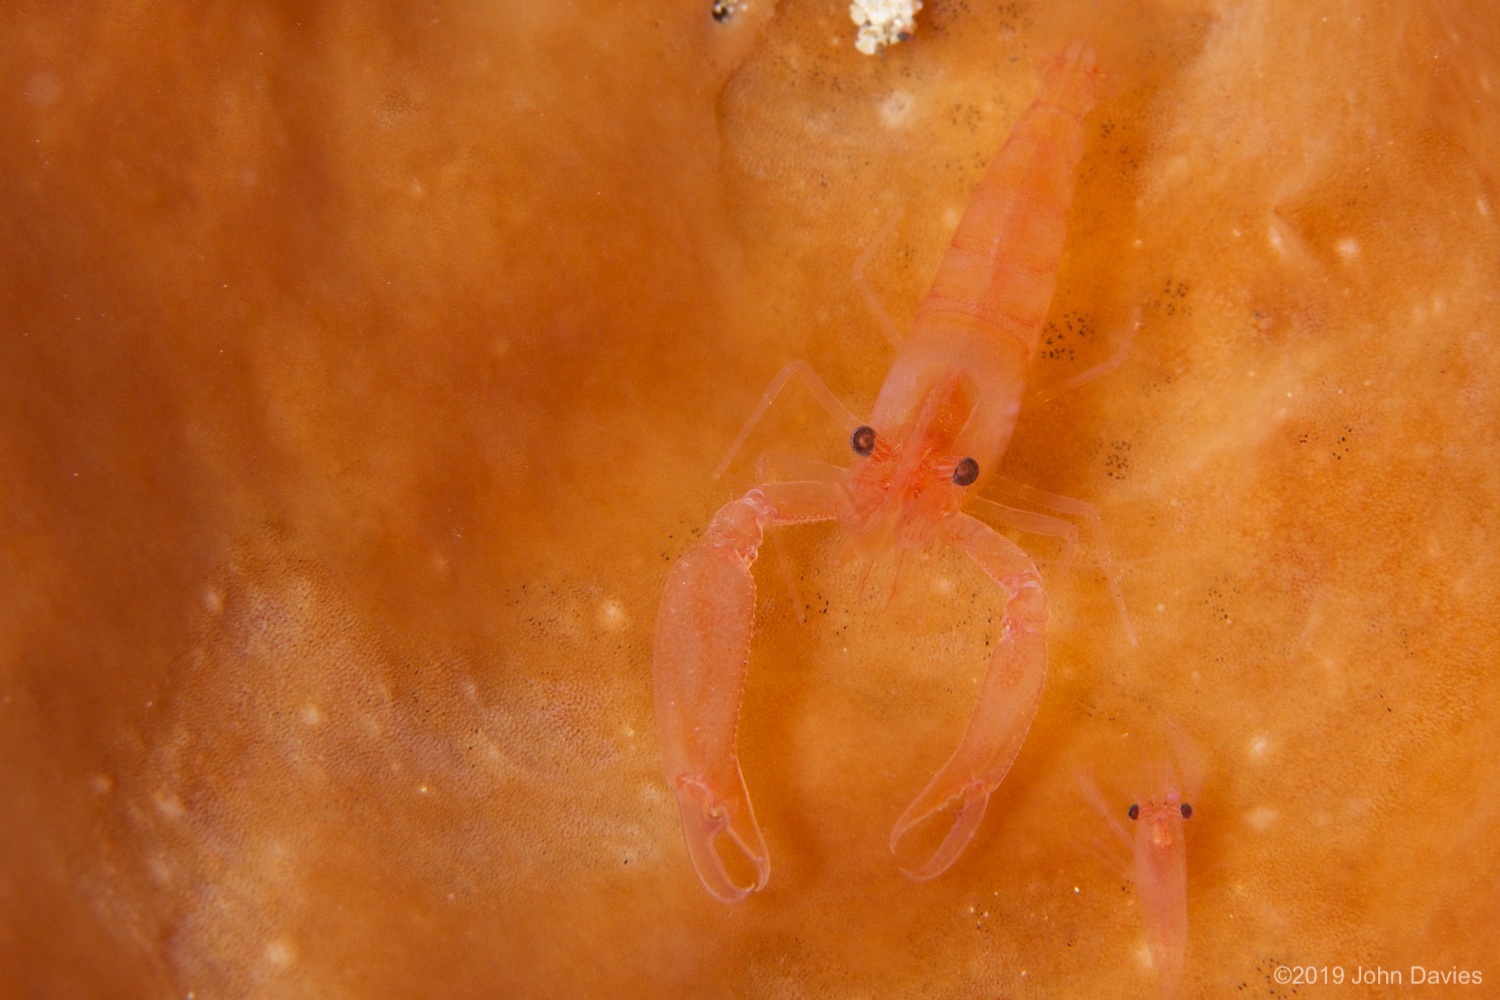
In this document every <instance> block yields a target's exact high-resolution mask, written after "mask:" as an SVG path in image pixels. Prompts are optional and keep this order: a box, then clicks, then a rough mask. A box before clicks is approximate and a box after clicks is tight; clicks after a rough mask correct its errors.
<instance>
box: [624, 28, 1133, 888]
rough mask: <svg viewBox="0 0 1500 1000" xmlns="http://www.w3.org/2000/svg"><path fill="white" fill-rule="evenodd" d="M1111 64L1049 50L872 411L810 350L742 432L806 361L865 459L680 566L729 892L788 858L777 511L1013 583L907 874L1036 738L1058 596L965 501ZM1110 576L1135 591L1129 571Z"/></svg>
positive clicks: (657, 677) (708, 847) (1037, 326)
mask: <svg viewBox="0 0 1500 1000" xmlns="http://www.w3.org/2000/svg"><path fill="white" fill-rule="evenodd" d="M1097 75H1098V71H1097V69H1096V65H1095V57H1094V53H1093V50H1092V49H1091V48H1090V47H1088V46H1087V45H1085V44H1083V43H1081V42H1075V43H1074V44H1073V45H1072V46H1070V47H1069V48H1068V49H1067V50H1066V51H1065V52H1063V53H1062V54H1060V55H1059V56H1057V57H1055V58H1053V59H1052V60H1050V61H1048V62H1047V63H1046V64H1045V65H1044V66H1043V67H1042V70H1041V81H1040V87H1039V90H1038V94H1037V97H1036V99H1035V101H1034V102H1033V103H1032V104H1031V106H1030V107H1029V108H1028V109H1027V110H1026V111H1025V112H1024V113H1023V114H1022V115H1021V117H1020V119H1019V120H1018V121H1017V122H1016V124H1015V126H1014V128H1013V129H1012V131H1011V133H1010V136H1009V138H1008V139H1007V140H1006V142H1005V145H1004V146H1003V147H1002V149H1001V150H1000V152H999V153H998V154H997V155H996V157H995V159H994V160H993V161H992V162H991V163H990V166H989V168H988V170H987V171H986V173H985V175H984V178H983V179H982V180H981V181H980V184H979V187H978V189H977V190H976V191H975V192H974V196H973V199H972V201H971V202H970V204H969V207H968V209H967V210H966V212H965V214H964V216H963V219H962V221H961V222H960V224H959V227H958V230H957V232H956V233H955V234H954V237H953V243H952V245H951V246H950V247H949V249H948V251H947V253H946V254H945V255H944V257H943V260H942V264H941V266H940V268H939V270H938V274H937V278H936V280H935V281H934V283H933V286H932V290H931V291H930V292H929V293H928V294H927V297H926V298H925V299H924V300H923V302H922V304H921V306H920V308H919V309H918V311H917V315H916V319H915V321H914V323H913V326H912V329H911V332H910V333H909V335H908V336H907V337H906V339H905V341H904V342H903V343H902V344H901V346H900V350H899V353H898V354H897V356H896V359H895V362H894V364H893V366H892V368H891V370H890V373H889V375H888V376H887V377H886V380H885V383H884V385H882V387H881V389H880V393H879V396H878V398H877V399H876V402H875V409H874V412H873V413H872V414H871V417H870V420H869V422H868V423H864V422H862V421H860V420H859V419H858V418H857V417H855V416H854V415H853V414H852V413H850V412H849V410H848V409H847V408H845V407H844V406H843V404H842V403H840V402H839V401H838V398H837V397H836V396H834V394H833V393H832V392H831V391H829V389H828V388H827V386H825V385H824V384H823V382H822V381H821V380H820V379H819V378H818V377H817V376H816V374H814V373H813V372H812V370H811V368H810V367H809V366H808V365H806V364H805V363H803V362H794V363H793V364H791V365H789V366H788V367H787V368H786V369H784V370H783V371H782V372H781V374H780V375H778V376H777V378H776V380H775V381H773V382H772V384H771V387H770V388H769V389H768V390H767V391H766V394H765V395H764V396H763V397H762V399H761V402H760V405H759V407H758V408H757V409H756V411H755V413H753V414H752V415H751V417H750V420H749V422H748V423H747V425H746V427H745V430H744V431H742V432H741V434H740V437H739V439H737V440H736V441H735V443H734V445H733V446H732V447H731V449H730V453H731V455H732V454H733V453H734V451H735V450H736V449H737V448H738V447H739V444H740V442H741V441H743V440H744V438H745V436H746V434H748V432H749V429H750V427H751V426H753V425H754V423H755V422H756V421H757V420H758V419H759V417H760V415H761V414H762V413H763V412H764V411H765V408H766V407H768V406H769V405H770V403H771V402H772V400H774V399H775V397H776V395H777V393H779V392H780V390H781V388H782V386H783V385H784V384H785V383H786V382H787V381H788V380H789V379H790V378H792V377H793V376H800V377H801V378H802V379H803V380H804V382H806V384H807V385H808V387H809V388H810V389H811V390H812V391H813V393H814V395H816V396H817V398H818V399H819V401H820V402H821V403H822V404H823V405H824V407H825V408H827V409H828V410H829V411H830V412H831V413H832V414H834V416H835V418H836V419H838V420H840V421H841V422H842V423H843V424H844V426H845V429H846V431H847V432H848V433H849V443H850V447H851V448H852V450H853V452H854V455H855V461H854V464H853V465H852V466H851V467H849V468H847V469H843V468H834V467H828V468H827V470H826V472H825V473H822V474H820V473H816V472H815V473H813V474H811V475H809V476H808V478H806V479H804V480H802V481H792V482H769V483H764V484H762V485H760V486H757V487H755V488H753V489H751V490H749V491H748V492H747V493H745V494H744V496H742V497H740V498H739V499H737V500H733V501H731V502H730V503H728V504H726V505H725V506H724V507H722V508H721V509H720V510H719V511H718V513H717V514H715V515H714V518H713V520H712V522H711V523H710V524H709V526H708V530H707V532H706V533H705V534H704V536H703V538H702V539H701V540H700V541H698V542H697V543H696V544H694V545H692V546H691V547H689V548H688V549H687V551H685V552H684V553H683V554H682V556H681V557H680V558H679V559H678V560H677V563H676V564H675V565H674V566H673V568H672V571H671V573H670V575H669V577H668V579H667V585H666V590H665V592H664V593H663V595H662V600H661V605H660V607H659V609H658V612H657V617H656V632H655V638H654V648H653V651H652V657H653V659H652V684H653V689H654V690H653V693H654V698H655V705H656V723H657V731H658V735H659V737H660V739H661V746H662V763H663V768H664V771H665V773H666V778H667V781H668V783H669V784H670V786H671V788H672V790H673V792H674V793H675V795H676V798H677V804H678V808H679V811H680V813H681V817H682V826H683V833H684V836H685V838H686V841H687V849H688V856H689V858H690V859H691V860H692V863H693V867H694V868H695V869H696V871H697V873H698V877H699V879H700V880H701V881H702V883H703V886H704V888H706V889H707V890H708V892H709V893H711V894H712V895H713V896H714V897H716V898H717V899H720V900H723V901H725V902H737V901H739V900H741V899H744V898H745V897H746V896H747V895H748V894H749V893H751V892H754V891H757V890H759V889H762V888H764V887H765V885H766V881H767V879H768V878H769V877H770V870H771V868H770V858H769V854H768V852H767V850H766V844H765V840H764V838H763V837H762V835H761V831H760V826H759V824H757V823H756V821H755V813H754V810H753V809H752V807H751V804H750V797H749V793H748V792H747V790H746V788H745V782H744V778H743V776H742V775H741V773H740V766H739V760H738V756H737V753H736V745H735V729H736V726H737V724H738V719H739V709H740V696H741V692H742V690H743V687H744V675H745V669H746V664H747V661H748V657H749V648H750V636H751V622H752V618H753V613H754V609H755V583H754V580H753V578H752V577H751V572H750V570H751V565H752V564H753V563H754V561H755V558H756V556H757V554H758V553H759V550H760V545H761V541H762V537H763V534H764V531H765V529H766V528H768V527H773V526H780V525H789V524H806V523H812V522H820V521H823V522H826V521H837V522H838V523H839V525H840V526H841V527H842V529H843V531H844V532H845V534H846V536H847V537H848V539H849V540H850V542H851V543H852V546H853V548H854V550H855V552H856V553H857V554H859V555H860V556H862V557H865V558H866V559H870V558H874V557H875V556H877V555H878V554H880V553H882V552H885V551H888V550H890V549H892V548H897V549H908V548H917V549H921V548H925V547H928V546H931V545H934V544H938V543H945V544H949V545H955V546H958V547H959V548H961V549H962V550H964V551H965V552H967V553H968V554H969V555H970V557H972V558H973V559H974V561H975V562H976V563H977V564H978V565H979V566H980V567H981V568H982V569H983V570H984V572H985V573H986V574H987V575H988V576H989V577H990V578H991V579H992V580H993V581H994V582H995V583H996V584H997V585H998V586H999V587H1000V589H1001V590H1002V591H1004V593H1005V594H1006V598H1005V605H1004V617H1003V620H1002V626H1001V633H1000V639H999V642H998V643H997V646H996V649H995V651H994V653H993V655H992V656H991V659H990V666H989V669H988V671H987V672H986V674H985V678H984V681H983V683H982V685H981V688H980V692H979V701H978V706H977V708H976V709H975V711H974V714H973V717H972V719H971V721H970V722H969V725H968V728H967V729H966V730H965V732H964V735H963V738H962V740H961V741H960V742H959V745H958V748H957V750H955V751H954V753H953V755H952V756H951V757H950V758H949V759H948V762H947V763H946V764H944V765H943V767H942V769H941V770H939V771H938V773H937V775H936V776H935V777H934V778H933V779H932V781H931V783H930V784H928V786H927V787H926V788H925V789H924V790H923V791H922V793H921V794H920V795H918V796H917V797H916V799H915V800H914V801H913V802H912V803H911V805H910V806H909V807H908V808H907V809H906V811H905V812H904V813H902V815H901V817H900V818H899V819H898V820H897V821H896V824H895V828H894V829H893V830H892V832H891V838H890V846H891V851H892V852H893V853H895V852H896V849H897V846H898V844H899V843H900V842H901V840H902V838H903V837H905V836H906V834H907V833H908V832H910V831H911V830H912V829H913V828H914V827H916V826H918V825H919V824H921V823H923V822H924V821H925V820H927V819H929V818H931V817H933V816H935V815H937V814H939V813H941V812H943V811H945V810H950V809H951V810H954V811H955V813H956V818H955V819H954V821H953V825H952V827H951V829H950V830H949V831H948V833H947V835H946V837H945V839H944V840H943V842H942V844H941V845H940V846H939V847H938V848H937V849H936V851H935V852H934V853H933V855H932V856H931V857H930V858H929V859H928V860H927V861H925V862H924V863H922V864H920V865H918V866H916V867H915V868H912V869H903V870H904V871H905V872H906V874H907V875H908V876H910V877H911V878H914V879H918V880H925V879H930V878H934V877H936V876H937V875H939V874H941V873H942V872H944V871H945V870H947V868H948V867H949V866H950V865H952V864H953V862H954V861H955V860H957V858H958V857H959V855H960V854H961V853H962V852H963V850H964V848H965V846H967V844H968V843H969V841H970V840H971V839H972V838H973V836H974V832H975V830H976V829H977V828H978V826H979V822H980V819H981V818H982V817H983V815H984V810H985V805H986V803H987V802H988V801H989V796H990V794H991V793H992V792H993V791H994V790H995V789H996V788H997V787H999V785H1000V783H1001V781H1002V780H1003V779H1004V777H1005V774H1006V772H1007V771H1008V770H1009V769H1010V766H1011V763H1012V761H1014V760H1015V757H1016V754H1017V753H1018V752H1019V751H1020V748H1021V744H1022V742H1023V741H1024V740H1025V737H1026V732H1027V730H1028V729H1029V728H1030V726H1031V721H1032V718H1033V716H1035V714H1036V710H1037V706H1038V704H1039V702H1040V700H1041V693H1042V682H1043V679H1044V677H1045V675H1046V671H1047V647H1046V638H1045V632H1046V626H1047V614H1048V608H1047V595H1046V593H1045V591H1043V589H1042V578H1041V575H1040V574H1039V573H1038V572H1037V569H1036V566H1035V565H1034V563H1033V562H1032V560H1031V559H1030V558H1029V557H1028V556H1027V555H1026V553H1025V552H1023V551H1022V550H1021V549H1020V547H1018V546H1017V545H1016V544H1015V543H1013V542H1011V541H1010V540H1009V539H1007V538H1006V537H1005V536H1003V535H1001V534H999V533H998V532H996V531H995V530H994V529H992V528H990V527H989V526H988V525H986V524H985V523H983V522H982V521H980V520H978V519H977V518H975V517H974V516H972V515H971V514H967V513H965V512H964V511H963V509H962V508H963V505H964V503H965V498H966V497H969V496H970V495H971V493H973V492H977V487H978V486H979V485H981V484H983V483H984V482H985V481H986V478H987V477H989V476H991V475H992V474H993V473H994V471H995V469H996V467H997V466H998V464H999V460H1000V457H1001V456H1002V455H1003V454H1004V452H1005V448H1006V445H1007V444H1008V443H1009V441H1010V437H1011V433H1012V431H1013V429H1014V428H1015V424H1016V418H1017V416H1018V414H1019V413H1020V411H1021V404H1022V400H1023V398H1024V397H1025V388H1026V377H1027V371H1028V368H1029V366H1030V362H1031V358H1032V356H1033V355H1034V354H1035V353H1036V349H1037V343H1038V340H1039V338H1040V335H1041V330H1042V325H1043V323H1044V321H1045V320H1046V318H1047V310H1048V308H1049V306H1050V304H1051V301H1052V293H1053V289H1054V287H1055V285H1056V282H1057V269H1058V264H1059V262H1060V260H1061V257H1062V249H1063V239H1064V236H1065V235H1066V232H1067V219H1068V210H1069V207H1070V205H1071V203H1072V199H1073V188H1074V183H1075V179H1074V175H1075V174H1076V172H1077V168H1078V163H1079V161H1080V160H1081V159H1082V157H1083V146H1084V131H1083V122H1084V117H1085V116H1086V115H1087V114H1088V112H1089V110H1090V109H1091V108H1092V107H1093V104H1094V101H1095V91H1096V77H1097ZM725 462H726V464H727V462H728V459H726V460H725ZM721 468H722V467H721ZM1075 503H1076V502H1075ZM1031 516H1032V518H1033V520H1032V521H1031V522H1030V524H1031V525H1032V526H1033V528H1034V527H1035V526H1036V525H1038V524H1039V523H1043V522H1051V523H1052V524H1053V526H1054V529H1055V530H1054V531H1053V533H1054V534H1058V535H1062V536H1064V538H1065V541H1066V540H1067V532H1068V531H1069V530H1073V531H1074V535H1073V538H1074V539H1076V529H1073V528H1072V526H1071V525H1068V524H1066V523H1065V522H1060V521H1058V520H1057V519H1052V518H1045V517H1042V516H1041V515H1031ZM1059 524H1061V527H1060V528H1058V527H1057V525H1059ZM1043 527H1045V524H1043ZM1111 586H1112V587H1114V588H1115V590H1116V594H1118V588H1117V586H1116V585H1115V584H1114V582H1113V580H1112V579H1111ZM721 834H722V835H724V836H726V837H728V839H729V841H730V842H732V843H733V844H734V845H735V846H736V847H737V848H738V849H739V851H740V852H742V853H743V855H744V857H745V858H746V859H747V860H748V861H749V863H750V865H751V866H752V867H753V868H754V881H753V883H752V884H749V885H741V884H738V883H737V882H736V881H735V880H734V879H733V878H732V877H731V876H730V874H729V871H728V869H727V868H726V866H725V863H724V858H723V857H721V856H720V854H719V850H718V848H717V847H716V841H717V840H718V838H719V837H720V835H721Z"/></svg>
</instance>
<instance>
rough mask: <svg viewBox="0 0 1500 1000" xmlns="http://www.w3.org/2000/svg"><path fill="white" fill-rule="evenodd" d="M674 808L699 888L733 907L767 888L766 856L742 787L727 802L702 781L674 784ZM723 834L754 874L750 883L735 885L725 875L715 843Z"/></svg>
mask: <svg viewBox="0 0 1500 1000" xmlns="http://www.w3.org/2000/svg"><path fill="white" fill-rule="evenodd" d="M677 808H678V811H679V812H680V813H681V814H682V832H683V835H684V837H685V839H686V840H687V850H688V857H689V859H691V860H692V862H693V869H694V871H696V872H697V873H698V879H699V881H701V882H702V883H703V887H704V888H705V889H707V890H708V892H709V894H710V895H711V896H713V897H714V898H715V899H717V900H719V901H720V902H724V903H738V902H741V901H742V900H744V899H745V898H746V897H747V896H749V895H750V894H751V893H752V892H759V891H760V890H761V889H764V888H765V887H766V882H767V880H769V879H770V877H771V854H770V851H768V850H767V849H766V842H765V839H764V838H763V837H762V836H761V833H760V825H759V824H758V823H756V822H755V812H754V810H753V809H751V808H750V797H749V795H748V794H747V793H746V791H745V785H744V782H743V781H741V782H740V783H739V788H738V789H737V790H735V792H733V793H731V795H730V796H729V798H728V800H727V801H726V800H721V799H719V798H717V797H716V796H715V795H714V793H713V792H712V791H711V790H710V789H709V788H708V786H707V785H706V784H705V783H704V782H703V781H701V780H699V779H695V778H688V777H684V778H682V779H680V780H679V781H678V782H677ZM721 833H722V834H725V835H727V836H728V837H729V839H730V840H731V841H732V842H733V843H734V845H735V846H736V847H738V848H739V849H740V852H741V853H743V854H744V855H745V858H746V860H748V861H749V862H750V864H751V865H752V866H753V867H754V868H755V882H754V884H752V885H748V886H744V885H740V884H739V883H737V882H736V881H735V880H734V877H733V876H731V875H730V874H729V869H728V868H727V867H726V866H725V864H724V859H723V857H722V856H721V855H720V854H719V850H718V848H717V847H716V846H715V844H714V841H715V840H716V839H717V838H718V836H719V834H721Z"/></svg>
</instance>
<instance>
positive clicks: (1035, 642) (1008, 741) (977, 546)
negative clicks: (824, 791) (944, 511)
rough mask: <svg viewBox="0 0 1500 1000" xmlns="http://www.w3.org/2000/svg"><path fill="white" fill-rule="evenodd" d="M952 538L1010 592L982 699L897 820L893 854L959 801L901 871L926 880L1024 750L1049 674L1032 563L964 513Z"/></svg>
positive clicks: (960, 841) (952, 853) (1042, 608)
mask: <svg viewBox="0 0 1500 1000" xmlns="http://www.w3.org/2000/svg"><path fill="white" fill-rule="evenodd" d="M952 541H953V543H954V544H955V545H957V546H958V547H960V548H962V549H963V550H964V551H965V552H967V553H968V554H969V556H970V557H971V558H973V560H974V561H975V562H977V563H978V564H979V566H980V568H982V569H983V570H984V571H985V573H986V574H988V575H989V577H990V578H991V579H992V580H994V581H995V582H996V583H998V584H999V585H1000V586H1002V587H1004V588H1005V590H1006V591H1007V592H1008V593H1009V595H1010V597H1009V599H1008V600H1007V601H1006V603H1005V612H1004V616H1003V618H1002V620H1001V625H1000V641H999V642H998V643H997V644H996V647H995V652H994V654H993V655H992V656H991V657H990V668H989V670H988V671H986V673H985V675H984V682H983V683H982V684H981V685H980V688H979V704H978V705H977V706H976V707H975V709H974V715H973V718H971V719H970V720H969V728H968V729H966V730H965V731H964V735H963V739H962V740H960V741H959V744H958V749H957V750H955V751H953V756H952V757H950V758H948V762H947V763H946V764H944V765H943V767H942V770H940V771H938V773H937V776H936V777H935V778H933V779H932V781H931V782H930V783H929V784H928V785H927V787H926V788H925V789H923V790H922V794H921V795H918V796H917V798H916V801H914V802H913V803H912V804H911V805H910V806H908V807H907V809H906V812H904V813H902V814H901V818H900V819H898V820H897V821H896V826H895V828H894V829H893V830H892V831H891V852H892V853H893V854H894V853H895V851H896V847H897V845H898V844H899V843H900V842H901V840H902V838H904V837H905V836H906V835H907V834H908V833H910V832H911V830H912V829H913V828H915V827H916V826H917V825H918V824H920V823H922V822H923V821H925V820H927V819H928V818H930V817H932V816H933V815H935V814H937V813H939V812H941V811H943V810H944V809H947V808H948V807H950V806H953V805H956V806H957V809H958V816H957V817H956V818H955V819H954V821H953V827H952V829H950V830H949V831H948V835H947V836H946V837H945V838H944V839H943V842H942V844H941V845H940V846H939V847H938V849H937V851H936V852H935V853H934V854H933V855H932V857H931V858H929V859H928V860H927V861H926V862H925V863H924V864H922V865H919V866H917V867H916V868H910V869H909V868H904V867H903V868H902V871H903V872H905V873H906V875H907V876H908V877H910V878H913V879H916V880H918V881H922V882H925V881H926V880H928V879H931V878H936V877H937V876H939V875H941V874H942V873H943V872H945V871H947V870H948V868H949V867H950V866H951V865H952V864H953V862H955V861H957V860H958V857H959V855H960V854H962V853H963V850H964V848H965V847H967V846H968V845H969V841H970V840H972V839H974V831H975V830H977V829H978V828H979V821H980V820H981V819H983V818H984V808H985V805H986V804H987V803H988V802H989V798H990V793H991V792H993V791H994V790H995V789H996V788H999V787H1000V783H1001V782H1002V781H1003V780H1005V774H1006V772H1007V771H1009V770H1010V765H1011V763H1012V762H1014V761H1015V759H1016V754H1018V753H1020V751H1021V744H1022V743H1023V742H1025V740H1026V731H1027V730H1028V729H1030V728H1031V720H1032V719H1033V718H1034V717H1035V716H1036V710H1037V706H1038V705H1039V704H1040V703H1041V699H1042V682H1043V681H1044V680H1045V679H1046V674H1047V644H1046V641H1045V639H1044V638H1043V636H1044V634H1045V631H1046V626H1047V597H1046V594H1045V593H1043V591H1042V586H1041V577H1040V576H1038V574H1037V571H1036V567H1035V566H1034V565H1033V564H1032V562H1031V560H1030V559H1029V558H1027V556H1026V554H1025V553H1024V552H1022V551H1021V550H1020V549H1019V548H1017V546H1016V544H1015V543H1014V542H1012V541H1011V540H1010V539H1008V538H1006V537H1005V536H1004V535H1001V534H998V533H997V532H995V531H994V530H993V529H991V528H990V527H988V526H987V525H985V524H983V523H982V522H980V521H978V520H976V519H974V518H973V517H970V516H969V515H967V514H960V515H958V522H957V527H956V530H955V531H954V533H953V537H952Z"/></svg>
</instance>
